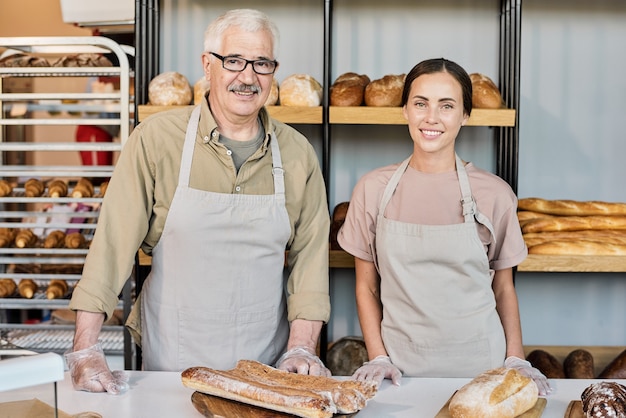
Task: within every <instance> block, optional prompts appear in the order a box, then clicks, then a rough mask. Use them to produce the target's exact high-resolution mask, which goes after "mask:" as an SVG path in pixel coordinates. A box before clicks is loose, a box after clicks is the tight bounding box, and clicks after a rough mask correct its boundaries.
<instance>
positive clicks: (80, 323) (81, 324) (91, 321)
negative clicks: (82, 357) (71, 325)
mask: <svg viewBox="0 0 626 418" xmlns="http://www.w3.org/2000/svg"><path fill="white" fill-rule="evenodd" d="M103 323H104V313H101V312H87V311H76V331H75V333H74V351H78V350H83V349H85V348H88V347H91V346H93V345H94V344H96V343H97V342H98V336H99V335H100V330H101V329H102V324H103Z"/></svg>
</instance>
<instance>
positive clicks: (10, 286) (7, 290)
mask: <svg viewBox="0 0 626 418" xmlns="http://www.w3.org/2000/svg"><path fill="white" fill-rule="evenodd" d="M16 287H17V286H16V285H15V282H14V281H13V279H0V298H6V297H8V296H11V295H12V294H13V293H15V289H16Z"/></svg>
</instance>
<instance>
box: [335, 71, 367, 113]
mask: <svg viewBox="0 0 626 418" xmlns="http://www.w3.org/2000/svg"><path fill="white" fill-rule="evenodd" d="M369 83H370V78H369V77H368V76H367V75H365V74H357V73H354V72H348V73H344V74H341V75H340V76H339V77H337V79H336V80H335V82H334V83H333V85H332V86H331V87H330V105H331V106H361V105H362V104H363V102H364V99H365V87H367V85H368V84H369Z"/></svg>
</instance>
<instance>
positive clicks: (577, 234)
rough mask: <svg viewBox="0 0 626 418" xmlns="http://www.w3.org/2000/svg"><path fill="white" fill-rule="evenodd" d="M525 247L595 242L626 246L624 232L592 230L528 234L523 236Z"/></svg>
mask: <svg viewBox="0 0 626 418" xmlns="http://www.w3.org/2000/svg"><path fill="white" fill-rule="evenodd" d="M523 236H524V241H525V242H526V246H527V247H532V246H534V245H537V244H543V243H546V242H552V241H568V240H574V241H595V242H606V243H609V244H624V245H626V230H612V229H607V230H600V231H596V230H592V229H587V230H584V231H554V232H550V231H548V232H529V233H527V234H524V235H523Z"/></svg>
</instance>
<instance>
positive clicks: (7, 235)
mask: <svg viewBox="0 0 626 418" xmlns="http://www.w3.org/2000/svg"><path fill="white" fill-rule="evenodd" d="M15 235H16V232H15V229H13V228H0V248H6V247H10V246H11V245H13V242H14V241H15Z"/></svg>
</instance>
